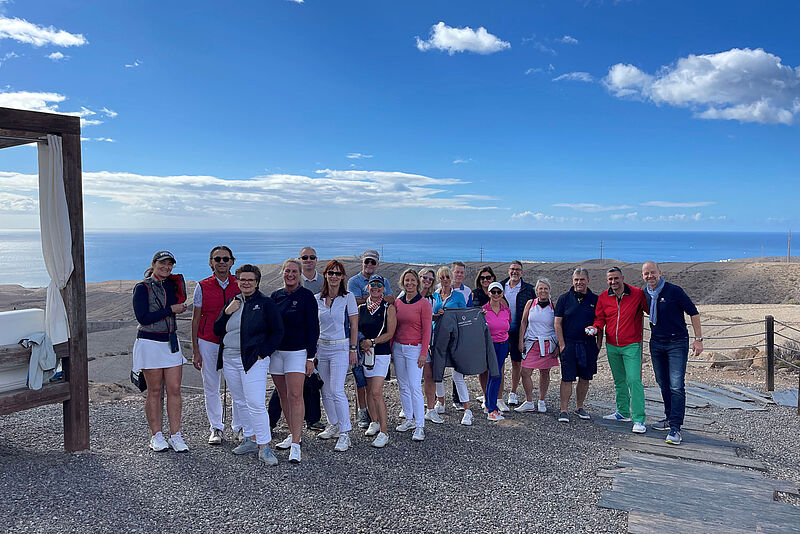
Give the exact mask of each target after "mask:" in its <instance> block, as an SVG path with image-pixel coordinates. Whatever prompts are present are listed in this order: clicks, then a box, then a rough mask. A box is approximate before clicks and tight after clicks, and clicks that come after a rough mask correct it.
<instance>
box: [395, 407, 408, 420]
mask: <svg viewBox="0 0 800 534" xmlns="http://www.w3.org/2000/svg"><path fill="white" fill-rule="evenodd" d="M397 417H399V418H400V419H405V418H406V412H405V411H403V409H402V408H400V413H399V414H397Z"/></svg>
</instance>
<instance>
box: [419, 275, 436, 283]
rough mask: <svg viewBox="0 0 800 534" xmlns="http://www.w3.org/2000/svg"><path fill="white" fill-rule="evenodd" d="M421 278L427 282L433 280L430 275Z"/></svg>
mask: <svg viewBox="0 0 800 534" xmlns="http://www.w3.org/2000/svg"><path fill="white" fill-rule="evenodd" d="M422 279H423V280H427V281H428V282H433V280H434V278H433V277H432V276H423V277H422Z"/></svg>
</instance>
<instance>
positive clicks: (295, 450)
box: [289, 443, 302, 464]
mask: <svg viewBox="0 0 800 534" xmlns="http://www.w3.org/2000/svg"><path fill="white" fill-rule="evenodd" d="M301 457H302V455H301V454H300V444H299V443H292V445H291V450H290V451H289V463H290V464H299V463H300V458H301Z"/></svg>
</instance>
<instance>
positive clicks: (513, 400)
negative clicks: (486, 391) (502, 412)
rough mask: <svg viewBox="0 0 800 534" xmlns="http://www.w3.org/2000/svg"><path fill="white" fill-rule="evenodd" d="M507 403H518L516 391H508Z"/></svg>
mask: <svg viewBox="0 0 800 534" xmlns="http://www.w3.org/2000/svg"><path fill="white" fill-rule="evenodd" d="M508 403H509V404H519V400H518V399H517V394H516V393H509V394H508Z"/></svg>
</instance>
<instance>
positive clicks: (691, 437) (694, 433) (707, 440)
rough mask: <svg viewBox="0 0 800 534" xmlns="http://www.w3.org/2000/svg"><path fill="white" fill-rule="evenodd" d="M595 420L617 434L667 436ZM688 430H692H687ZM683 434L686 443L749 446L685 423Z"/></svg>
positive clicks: (604, 420)
mask: <svg viewBox="0 0 800 534" xmlns="http://www.w3.org/2000/svg"><path fill="white" fill-rule="evenodd" d="M593 421H594V423H595V424H596V425H598V426H601V427H603V428H605V429H606V430H608V431H609V432H614V433H616V434H623V435H626V436H630V437H642V438H644V439H651V440H658V441H664V439H665V438H666V437H667V433H666V432H659V431H656V430H653V429H652V428H648V430H647V432H646V433H645V434H633V433H632V432H631V424H632V423H623V422H620V421H609V420H607V419H594V420H593ZM687 430H691V431H689V432H687ZM681 435H682V437H683V439H684V442H686V443H702V444H704V445H710V446H714V447H728V448H739V449H747V448H749V447H748V446H747V445H744V444H743V443H734V442H732V441H730V440H729V439H724V437H722V436H720V435H719V434H717V433H714V432H704V431H702V430H694V429H690V427H689V426H686V425H684V427H683V428H682V429H681Z"/></svg>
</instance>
